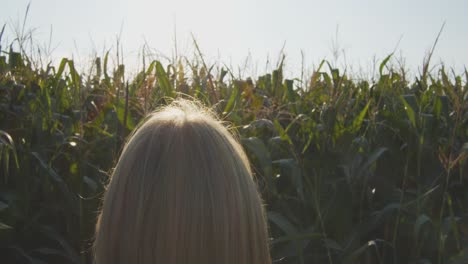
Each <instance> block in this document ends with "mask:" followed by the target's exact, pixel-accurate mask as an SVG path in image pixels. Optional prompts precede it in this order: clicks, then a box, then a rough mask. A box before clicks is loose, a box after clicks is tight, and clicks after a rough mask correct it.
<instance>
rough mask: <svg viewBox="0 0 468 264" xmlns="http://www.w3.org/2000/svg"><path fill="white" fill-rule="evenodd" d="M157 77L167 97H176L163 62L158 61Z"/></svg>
mask: <svg viewBox="0 0 468 264" xmlns="http://www.w3.org/2000/svg"><path fill="white" fill-rule="evenodd" d="M156 77H157V79H158V82H159V87H160V88H161V89H162V90H163V92H164V95H165V96H169V97H174V96H175V92H174V89H173V88H172V85H171V83H170V81H169V77H168V76H167V73H166V72H165V70H164V67H163V66H162V64H161V62H159V61H156Z"/></svg>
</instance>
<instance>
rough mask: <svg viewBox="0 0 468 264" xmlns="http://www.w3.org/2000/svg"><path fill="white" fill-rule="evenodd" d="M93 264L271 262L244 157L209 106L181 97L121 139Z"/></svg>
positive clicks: (97, 237) (262, 217) (259, 203)
mask: <svg viewBox="0 0 468 264" xmlns="http://www.w3.org/2000/svg"><path fill="white" fill-rule="evenodd" d="M94 252H95V262H96V264H110V263H112V264H116V263H129V264H130V263H135V264H150V263H151V264H184V263H191V264H194V263H203V264H271V259H270V255H269V248H268V232H267V224H266V220H265V216H264V210H263V208H262V204H261V199H260V197H259V194H258V192H257V188H256V185H255V183H254V181H253V179H252V174H251V171H250V168H249V163H248V160H247V157H246V155H245V153H244V151H243V150H242V147H241V146H240V145H239V143H238V142H237V141H236V140H235V139H234V138H233V136H232V135H231V134H230V133H229V132H228V130H227V129H226V128H225V127H224V126H223V125H222V124H221V123H220V122H219V121H218V120H217V119H216V118H215V116H214V115H213V114H211V113H210V112H209V111H207V110H205V109H203V108H201V107H200V106H198V105H197V104H195V103H190V102H188V101H185V100H178V101H175V102H173V103H172V104H171V105H170V106H167V107H165V108H163V109H161V110H160V111H157V112H155V113H153V114H151V115H150V116H149V117H148V118H147V119H146V120H145V122H143V123H142V125H141V126H140V127H139V128H138V129H136V130H135V132H134V133H133V135H132V136H131V137H130V138H129V140H128V142H127V143H126V145H125V147H124V149H123V152H122V154H121V156H120V159H119V161H118V163H117V165H116V167H115V170H114V172H113V174H112V177H111V179H110V183H109V185H108V187H107V190H106V193H105V195H104V199H103V205H102V211H101V213H100V215H99V218H98V222H97V226H96V239H95V242H94Z"/></svg>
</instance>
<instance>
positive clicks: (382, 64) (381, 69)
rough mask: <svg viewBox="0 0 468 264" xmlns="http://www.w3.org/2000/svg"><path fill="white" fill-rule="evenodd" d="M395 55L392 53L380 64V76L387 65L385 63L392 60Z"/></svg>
mask: <svg viewBox="0 0 468 264" xmlns="http://www.w3.org/2000/svg"><path fill="white" fill-rule="evenodd" d="M392 56H393V53H390V55H388V56H387V57H386V58H385V59H384V60H383V61H382V63H380V66H379V73H380V76H382V75H383V69H384V67H385V65H387V63H388V61H389V60H390V58H392Z"/></svg>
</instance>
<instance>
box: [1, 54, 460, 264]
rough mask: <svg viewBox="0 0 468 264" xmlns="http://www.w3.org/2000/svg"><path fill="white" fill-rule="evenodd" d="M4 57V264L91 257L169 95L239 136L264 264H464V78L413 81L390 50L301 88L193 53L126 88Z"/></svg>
mask: <svg viewBox="0 0 468 264" xmlns="http://www.w3.org/2000/svg"><path fill="white" fill-rule="evenodd" d="M1 49H2V47H1V46H0V50H1ZM1 52H2V53H1V54H0V175H1V176H0V262H1V263H77V264H78V263H81V264H84V263H92V257H91V256H92V254H91V244H92V239H93V232H94V226H95V221H96V216H97V210H98V207H99V204H100V199H101V197H102V194H103V191H104V185H105V184H106V183H107V182H108V177H109V172H110V171H111V169H112V166H113V165H115V161H116V158H117V157H118V155H119V152H120V151H121V148H122V144H123V142H124V141H125V138H126V137H127V136H128V135H129V133H130V132H131V131H132V130H133V129H134V128H135V126H136V125H137V124H138V123H139V121H140V120H141V119H142V118H143V117H144V116H145V115H146V114H147V113H149V112H151V111H152V110H154V109H155V108H156V107H158V106H161V105H164V104H167V103H169V102H170V101H171V98H175V97H180V96H182V97H190V98H195V99H197V100H200V101H201V102H203V103H204V104H206V105H207V106H209V107H212V108H213V109H214V110H215V111H216V112H217V113H218V114H219V116H220V117H221V118H222V119H223V120H225V121H228V122H229V123H231V124H232V125H233V126H234V127H235V128H236V130H237V131H238V132H239V134H240V136H241V143H242V145H243V147H244V148H245V150H246V152H247V154H248V156H249V159H250V161H251V163H252V168H253V171H254V173H255V179H256V181H257V183H258V186H259V190H260V192H261V194H262V196H263V199H264V202H265V205H266V209H267V218H268V222H269V229H270V236H271V253H272V258H273V260H274V263H276V264H289V263H301V264H302V263H328V264H333V263H336V264H340V263H343V264H345V263H363V264H371V263H382V264H383V263H389V264H390V263H391V264H397V263H414V264H416V263H421V264H422V263H433V264H442V263H447V264H449V263H450V264H456V263H460V264H462V263H468V162H467V157H468V103H467V101H468V100H467V99H468V89H467V86H468V85H467V82H468V72H467V71H465V72H464V73H462V74H461V75H457V74H455V73H453V72H450V71H448V70H447V69H445V68H443V67H441V68H439V69H436V70H433V71H429V70H428V67H424V70H423V71H422V73H421V74H419V75H418V76H417V77H415V78H414V79H411V80H408V79H407V77H406V74H405V72H403V71H401V70H398V69H395V68H394V67H391V66H388V61H389V60H390V58H391V56H389V57H387V58H385V59H384V60H383V61H382V62H381V64H380V65H379V67H378V76H377V78H375V80H372V81H370V80H356V79H353V78H352V76H347V75H346V74H345V73H343V72H342V71H341V70H340V69H338V68H336V67H334V66H333V65H331V64H330V63H329V62H327V61H323V62H322V63H321V64H320V65H319V66H318V67H317V68H316V69H315V71H314V72H313V73H312V74H311V75H310V76H307V77H308V78H306V80H303V79H302V78H301V79H286V78H284V77H283V63H282V62H281V63H279V64H278V67H277V68H276V69H275V70H273V71H272V72H271V73H268V74H265V75H262V76H260V77H258V78H255V79H252V78H245V79H240V78H236V77H235V76H234V74H233V73H232V72H231V71H230V70H229V69H225V68H220V69H219V70H216V71H215V70H214V69H213V67H210V66H211V65H207V64H206V63H205V62H204V61H203V58H200V59H199V60H198V61H197V62H196V63H189V62H188V61H184V60H182V59H180V60H178V61H175V62H174V63H169V64H167V65H163V63H161V62H160V61H153V62H151V63H149V64H148V65H147V66H146V67H145V68H144V69H143V70H141V71H140V72H139V73H138V74H137V75H135V77H134V78H131V79H128V80H127V79H126V77H125V76H126V74H125V65H123V64H117V65H116V66H115V67H111V66H110V63H109V62H108V61H109V53H107V54H105V55H104V56H103V57H96V58H95V59H94V63H93V66H92V67H91V69H90V71H89V73H83V72H79V71H78V70H77V69H76V67H75V64H74V61H73V60H70V59H67V58H64V59H62V60H61V62H60V63H59V64H58V65H56V66H52V65H50V64H49V65H45V66H39V67H38V66H36V65H35V64H34V63H33V61H32V60H31V59H30V58H28V56H26V54H25V53H24V52H23V51H19V52H17V51H14V50H13V49H12V48H11V49H9V50H1ZM426 66H427V65H426Z"/></svg>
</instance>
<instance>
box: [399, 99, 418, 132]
mask: <svg viewBox="0 0 468 264" xmlns="http://www.w3.org/2000/svg"><path fill="white" fill-rule="evenodd" d="M411 96H412V97H414V95H411ZM412 97H409V96H405V97H403V96H400V100H401V102H402V103H403V106H404V109H405V112H406V115H407V117H408V119H409V120H410V122H411V125H412V126H413V127H414V128H416V114H415V109H414V108H413V107H412V106H411V105H410V104H409V103H408V100H409V98H412Z"/></svg>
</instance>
